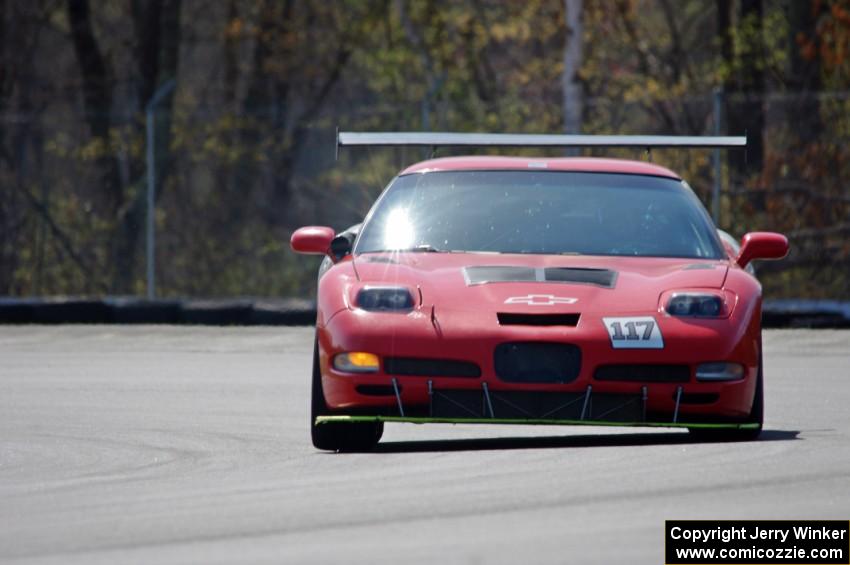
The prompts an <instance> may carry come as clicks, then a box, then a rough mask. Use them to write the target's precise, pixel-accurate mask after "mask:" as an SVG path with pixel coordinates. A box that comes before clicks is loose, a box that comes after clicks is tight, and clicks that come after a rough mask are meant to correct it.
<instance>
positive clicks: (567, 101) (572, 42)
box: [562, 0, 583, 134]
mask: <svg viewBox="0 0 850 565" xmlns="http://www.w3.org/2000/svg"><path fill="white" fill-rule="evenodd" d="M564 3H565V8H566V15H565V18H566V25H567V35H566V42H565V44H564V75H563V79H562V80H563V93H564V133H568V134H579V133H581V117H582V105H583V100H582V87H581V81H580V78H579V74H578V73H579V69H580V68H581V64H582V43H583V37H582V25H581V11H582V0H564Z"/></svg>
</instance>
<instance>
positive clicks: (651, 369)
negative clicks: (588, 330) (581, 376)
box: [593, 365, 691, 383]
mask: <svg viewBox="0 0 850 565" xmlns="http://www.w3.org/2000/svg"><path fill="white" fill-rule="evenodd" d="M593 378H594V379H596V380H597V381H627V382H645V383H686V382H688V381H690V380H691V369H690V367H688V366H687V365H601V366H600V367H598V368H597V369H596V371H595V372H594V373H593Z"/></svg>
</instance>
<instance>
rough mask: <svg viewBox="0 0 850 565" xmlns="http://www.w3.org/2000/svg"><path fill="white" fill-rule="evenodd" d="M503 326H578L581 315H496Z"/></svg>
mask: <svg viewBox="0 0 850 565" xmlns="http://www.w3.org/2000/svg"><path fill="white" fill-rule="evenodd" d="M496 316H497V317H498V318H499V325H501V326H568V327H571V328H574V327H576V326H577V325H578V319H579V314H509V313H507V312H499V313H497V314H496Z"/></svg>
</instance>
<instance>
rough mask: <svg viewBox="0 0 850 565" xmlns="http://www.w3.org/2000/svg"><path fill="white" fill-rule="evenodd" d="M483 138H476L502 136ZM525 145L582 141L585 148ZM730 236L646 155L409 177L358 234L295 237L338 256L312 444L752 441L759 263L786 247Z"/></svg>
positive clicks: (758, 391)
mask: <svg viewBox="0 0 850 565" xmlns="http://www.w3.org/2000/svg"><path fill="white" fill-rule="evenodd" d="M354 135H356V134H349V136H350V137H348V139H349V140H355V139H357V138H356V137H353V136H354ZM373 135H376V136H378V138H377V139H375V138H373V139H371V140H368V141H373V142H374V143H371V144H374V145H394V144H397V145H404V144H408V145H422V146H429V145H434V146H436V145H440V142H441V141H445V144H446V145H453V144H455V142H457V141H458V139H463V138H452V137H451V136H458V135H460V136H463V135H464V134H442V135H443V137H442V138H441V137H440V134H431V135H434V136H436V137H434V138H428V137H424V138H416V134H373ZM381 135H383V137H381ZM405 135H407V137H401V138H399V137H393V136H405ZM420 135H424V136H427V135H428V134H420ZM469 135H470V136H473V137H472V138H470V144H472V143H474V142H476V141H479V142H481V143H480V144H481V145H485V146H486V145H490V144H489V143H486V142H487V141H492V140H493V139H497V140H498V139H499V138H498V137H497V136H496V137H494V136H493V135H492V134H491V135H490V137H487V136H484V139H482V138H481V137H482V136H479V138H474V135H475V134H469ZM343 136H345V134H340V140H343V139H345V138H344V137H343ZM411 136H413V137H411ZM447 136H448V138H447ZM512 137H514V138H520V139H519V140H518V141H517V139H510V140H509V141H510V143H511V144H520V145H523V144H525V141H528V145H547V144H546V143H540V144H538V143H536V142H538V141H540V138H541V137H542V138H547V139H548V138H549V137H551V138H553V139H554V141H553V143H552V144H553V145H554V144H557V145H559V146H569V145H570V143H567V141H570V140H568V139H566V138H571V137H576V136H529V138H534V139H528V138H524V137H523V136H512ZM578 137H581V138H583V139H581V140H578V141H580V142H582V143H578V142H577V143H576V145H581V146H586V145H591V146H594V145H606V146H635V147H643V146H645V147H646V148H651V147H660V146H665V147H666V146H673V147H679V146H682V147H731V146H733V145H734V146H740V145H741V143H740V139H742V138H673V137H669V138H667V137H658V138H655V137H643V138H640V139H634V140H631V139H627V138H628V137H629V136H622V137H617V138H616V139H615V138H612V137H610V136H608V137H607V138H605V139H600V138H598V137H594V136H578ZM556 138H557V139H556ZM565 139H566V141H565ZM682 139H684V140H685V141H682V142H681V143H679V142H677V140H682ZM411 140H412V141H411ZM588 140H589V141H591V142H594V141H597V142H598V143H596V144H595V143H584V142H586V141H588ZM694 140H696V141H694ZM701 140H703V141H701ZM730 140H732V141H730ZM396 142H397V143H396ZM340 143H341V141H340ZM341 144H342V143H341ZM350 144H352V145H354V144H356V143H353V142H352V143H350ZM363 144H366V142H365V141H364V142H363ZM506 144H507V143H506ZM459 145H465V143H459ZM497 145H498V143H497ZM730 239H731V238H730V237H728V235H727V236H726V237H721V236H720V235H719V233H718V230H717V228H716V227H715V226H714V224H713V223H712V220H711V218H710V217H709V215H708V214H707V212H706V211H705V208H704V207H703V205H702V204H701V203H700V200H699V199H698V198H697V196H696V195H695V194H694V192H693V191H692V190H691V188H690V187H689V186H688V184H687V183H686V182H685V181H684V180H683V179H682V178H680V176H679V175H678V174H676V173H675V172H673V171H671V170H668V169H667V168H664V167H661V166H659V165H656V164H653V163H651V162H647V161H639V160H620V159H607V158H586V157H558V158H529V157H503V156H461V157H443V158H434V159H429V160H426V161H424V162H420V163H417V164H414V165H412V166H410V167H408V168H406V169H405V170H403V171H402V172H401V173H399V174H398V176H397V177H396V178H395V179H393V180H392V181H391V182H390V183H389V185H388V186H387V188H386V189H385V190H384V192H383V193H382V194H381V196H380V197H379V198H378V199H377V201H376V202H375V204H374V206H373V207H372V209H371V210H370V211H369V213H368V214H367V215H366V217H365V219H364V221H363V222H362V224H359V225H357V226H354V227H353V228H350V229H348V230H345V231H342V232H341V233H337V232H336V231H335V230H334V229H332V228H330V227H320V226H308V227H303V228H300V229H298V230H296V231H295V232H294V233H293V234H292V238H291V247H292V249H293V250H294V251H296V252H299V253H312V254H321V255H324V256H325V259H324V262H323V264H322V266H321V268H320V273H319V281H318V292H317V320H316V339H315V352H314V356H313V367H312V375H311V379H312V381H311V382H312V386H311V393H312V398H311V413H310V429H311V436H312V441H313V445H314V446H315V447H317V448H319V449H325V450H339V451H347V450H368V449H371V448H373V447H374V446H375V445H376V444H377V442H378V441H379V440H380V438H381V435H382V433H383V427H384V424H385V423H386V422H414V423H475V424H484V423H499V424H567V425H604V426H650V427H678V428H687V429H688V430H689V431H690V432H691V433H692V434H693V435H694V436H695V437H696V438H700V439H702V438H707V439H711V440H752V439H755V438H756V437H757V436H758V435H759V433H760V431H761V428H762V422H763V417H764V375H763V362H762V346H761V305H762V293H761V286H760V284H759V282H758V280H757V279H756V278H755V277H754V275H753V274H752V273H751V269H750V270H748V269H747V267H748V265H750V263H751V262H752V261H753V260H756V259H778V258H781V257H784V256H785V255H786V253H787V250H788V241H787V239H786V238H785V237H784V236H782V235H780V234H776V233H769V232H754V233H748V234H746V235H744V236H743V238H742V240H741V242H740V246H739V247H738V246H737V245H735V242H734V240H732V241H729V240H730Z"/></svg>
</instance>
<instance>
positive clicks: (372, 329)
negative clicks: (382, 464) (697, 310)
mask: <svg viewBox="0 0 850 565" xmlns="http://www.w3.org/2000/svg"><path fill="white" fill-rule="evenodd" d="M651 315H652V316H654V318H655V320H656V322H657V324H658V327H659V329H660V331H661V333H662V334H663V336H664V348H663V349H614V348H612V346H611V341H610V339H609V335H608V333H607V331H606V329H605V326H604V325H603V323H602V315H598V316H595V315H593V314H582V316H581V319H580V320H579V323H578V324H577V325H576V326H575V327H527V326H499V325H498V323H497V322H496V315H495V314H494V313H477V312H457V313H447V312H443V313H440V315H439V316H438V317H436V319H435V318H434V317H432V316H430V315H429V314H428V313H427V312H421V311H414V312H412V313H410V314H406V315H405V314H375V313H367V312H362V311H358V310H346V311H343V312H340V313H339V314H337V315H336V316H334V317H333V318H332V319H331V320H330V322H329V323H328V324H327V326H325V327H320V328H319V332H318V334H319V353H320V370H321V374H322V387H323V391H324V396H325V402H326V404H327V405H328V407H329V408H330V409H331V410H332V411H334V412H335V413H338V414H346V415H362V416H368V417H372V416H381V417H401V416H405V417H424V418H435V417H436V418H441V417H445V418H449V419H452V418H457V417H461V416H462V417H465V418H472V419H475V418H478V419H484V420H487V421H490V422H491V423H493V422H494V420H497V419H500V418H505V419H509V420H512V421H515V420H518V419H519V420H523V419H533V420H546V419H547V415H548V419H550V420H565V421H595V422H599V421H607V420H606V418H608V419H611V420H612V421H616V422H620V423H623V422H667V423H669V422H674V421H685V420H687V421H689V422H741V421H743V420H744V419H745V418H746V417H747V416H748V415H749V413H750V410H751V407H752V404H753V398H754V395H755V388H756V380H757V379H756V378H757V375H758V360H759V354H760V352H759V351H758V333H759V331H758V330H759V328H758V325H757V321H756V320H754V319H749V320H742V319H739V318H737V317H733V318H727V319H716V320H715V319H712V320H693V319H691V320H688V319H680V318H672V317H668V316H664V315H663V314H658V313H652V314H651ZM605 316H606V317H607V316H610V314H609V313H606V314H605ZM506 342H549V343H569V344H573V345H575V346H577V347H578V348H579V349H580V350H581V367H580V370H579V371H578V375H577V377H575V378H574V379H573V380H571V381H570V382H566V383H563V384H561V383H517V382H505V381H504V380H502V379H500V378H499V377H498V376H497V371H496V368H495V365H494V351H495V349H496V348H497V347H498V346H499V344H502V343H506ZM344 351H367V352H371V353H375V354H377V355H378V356H379V357H381V359H385V358H387V357H410V358H418V359H447V360H457V361H470V362H474V363H475V364H477V365H478V366H479V367H480V373H481V374H480V376H479V377H474V378H470V377H468V376H466V377H445V376H411V375H397V374H396V375H393V374H389V373H387V372H386V371H385V366H384V365H383V363H382V366H381V369H380V371H378V372H376V373H370V374H352V373H343V372H339V371H336V370H335V369H333V366H332V363H331V360H332V358H333V356H334V355H335V354H337V353H340V352H344ZM714 361H727V362H735V363H740V364H742V365H743V366H744V367H745V376H744V378H743V379H741V380H737V381H727V382H698V381H697V380H696V379H695V376H694V371H695V367H696V366H697V365H698V364H699V363H704V362H714ZM620 364H623V365H686V366H687V367H688V368H689V375H690V376H689V378H688V379H687V380H686V381H683V382H653V381H652V380H645V381H640V380H628V381H624V380H599V379H598V378H596V377H597V374H596V373H597V369H598V368H599V367H600V366H603V365H620ZM435 391H436V393H437V394H438V395H446V394H447V395H450V396H451V395H454V396H455V398H454V399H455V400H458V399H463V398H465V399H466V404H467V405H468V406H476V405H477V406H479V407H480V411H479V412H478V413H472V412H470V413H463V414H459V413H448V412H445V410H440V409H438V410H437V412H436V413H435V403H434V398H435ZM541 394H542V395H544V398H545V399H546V400H545V401H541V400H540V399H539V395H541ZM464 395H466V396H465V397H464ZM487 395H490V400H489V404H490V405H492V406H491V407H488V406H487V402H488V401H487ZM512 395H514V396H512ZM516 395H519V396H516ZM535 395H538V396H535ZM559 395H560V396H559ZM588 395H589V398H590V400H591V403H592V401H593V400H596V405H597V406H607V407H609V408H611V407H616V405H618V404H623V405H624V406H626V408H624V409H623V411H620V412H618V411H616V410H615V411H613V412H608V413H602V412H600V411H597V412H593V410H592V409H591V410H590V411H588V410H587V409H586V408H585V413H584V414H582V413H581V410H580V409H579V405H583V404H584V403H585V402H584V397H585V396H588ZM557 396H559V398H556V397H557ZM550 397H551V398H550ZM476 398H480V401H479V400H475V399H476ZM517 399H520V400H522V402H520V401H518V400H517ZM541 402H542V403H543V406H542V407H540V405H541ZM552 402H554V403H555V404H554V405H553V404H552ZM547 403H548V404H547ZM559 403H560V404H569V405H570V407H569V408H567V409H564V410H562V411H560V412H559V411H555V412H551V409H552V408H553V407H557V406H558V405H560V404H559ZM510 405H516V406H517V407H518V408H519V409H520V410H511V409H509V408H508V407H509V406H510ZM592 405H593V404H592ZM523 410H524V411H525V412H523ZM553 415H554V416H555V417H554V418H553V417H552V416H553ZM600 415H601V416H602V417H600Z"/></svg>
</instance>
